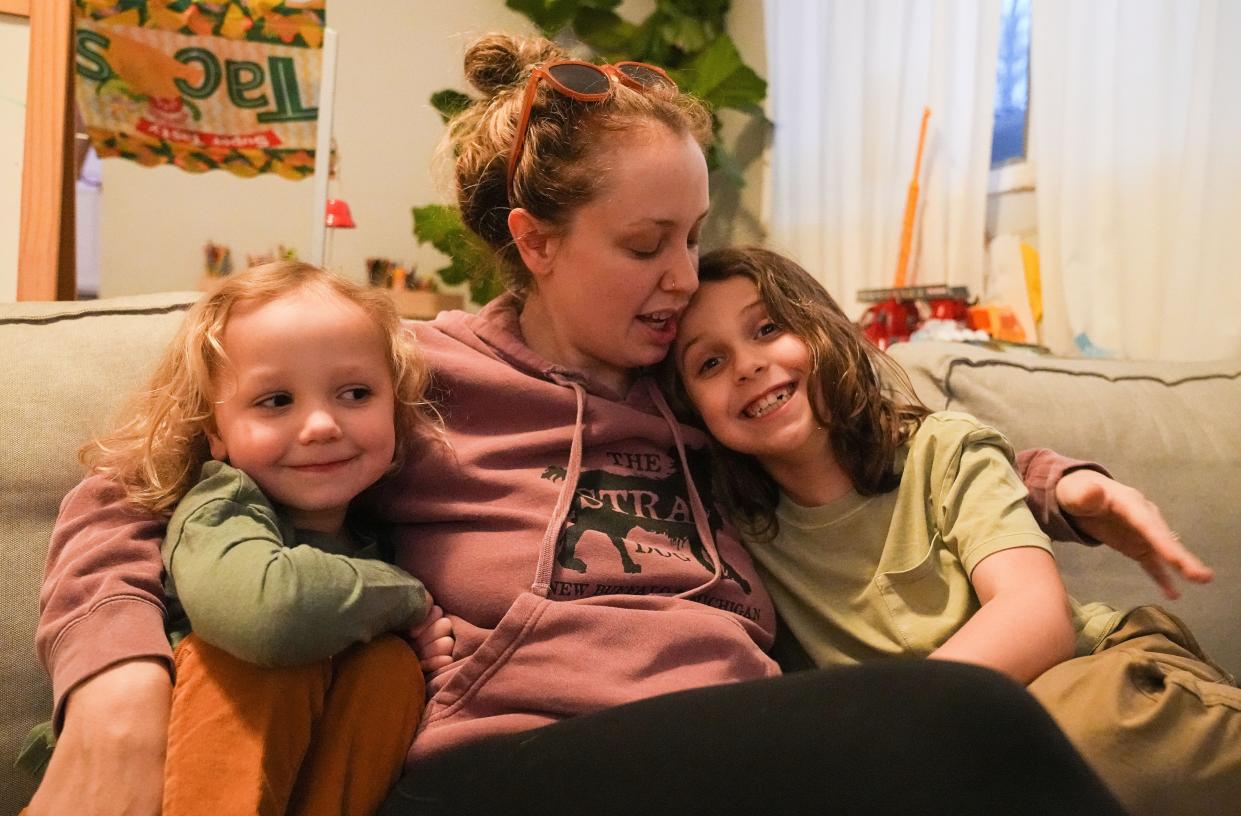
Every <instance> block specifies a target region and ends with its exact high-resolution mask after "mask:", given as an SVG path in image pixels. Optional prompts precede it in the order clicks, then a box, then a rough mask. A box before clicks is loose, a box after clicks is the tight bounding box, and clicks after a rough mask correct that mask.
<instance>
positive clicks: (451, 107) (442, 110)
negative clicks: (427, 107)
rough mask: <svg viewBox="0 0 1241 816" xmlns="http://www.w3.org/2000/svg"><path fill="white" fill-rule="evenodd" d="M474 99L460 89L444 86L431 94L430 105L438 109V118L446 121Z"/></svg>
mask: <svg viewBox="0 0 1241 816" xmlns="http://www.w3.org/2000/svg"><path fill="white" fill-rule="evenodd" d="M473 101H474V100H472V99H470V98H469V97H468V96H466V95H465V94H463V93H461V92H460V91H454V90H452V89H451V88H445V89H444V90H442V91H436V92H435V93H433V94H431V107H433V108H435V109H436V110H437V111H439V115H440V119H442V120H443V121H444V122H447V121H448V120H449V119H451V118H453V117H454V116H456V115H457V114H458V113H461V111H463V110H465V109H466V108H468V107H469V106H470V103H472V102H473Z"/></svg>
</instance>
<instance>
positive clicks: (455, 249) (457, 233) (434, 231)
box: [413, 204, 504, 304]
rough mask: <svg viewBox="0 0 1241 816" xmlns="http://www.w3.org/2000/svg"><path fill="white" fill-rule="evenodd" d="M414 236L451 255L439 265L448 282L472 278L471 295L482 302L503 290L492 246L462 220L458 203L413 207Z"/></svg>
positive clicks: (439, 271)
mask: <svg viewBox="0 0 1241 816" xmlns="http://www.w3.org/2000/svg"><path fill="white" fill-rule="evenodd" d="M413 214H414V236H415V237H416V238H417V239H418V243H420V244H430V245H431V246H433V247H435V248H436V249H437V250H439V251H440V252H442V253H444V254H445V255H447V256H448V259H449V264H448V266H445V267H443V268H442V269H437V270H436V274H437V275H439V277H440V280H442V281H444V283H447V284H458V283H464V282H465V281H469V282H470V297H471V298H472V299H473V300H474V302H475V303H479V304H483V303H486V302H487V301H489V300H491V299H492V298H494V297H495V296H496V295H498V294H500V293H501V292H503V291H504V285H503V284H502V283H501V282H500V281H499V280H498V279H497V277H496V274H495V264H494V262H493V261H492V254H491V250H490V249H489V248H488V247H487V245H486V244H484V243H483V241H482V239H481V238H479V237H478V236H477V235H475V234H474V233H473V232H471V231H470V230H469V229H468V228H467V227H466V226H465V224H464V223H462V221H461V213H460V212H459V211H458V210H457V208H456V207H449V206H446V205H443V204H428V205H426V206H425V207H414V208H413Z"/></svg>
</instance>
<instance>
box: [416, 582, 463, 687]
mask: <svg viewBox="0 0 1241 816" xmlns="http://www.w3.org/2000/svg"><path fill="white" fill-rule="evenodd" d="M427 603H429V604H432V606H431V608H430V609H429V610H427V616H426V617H425V618H423V619H422V623H420V624H418V625H417V626H415V627H414V628H413V629H411V630H409V639H410V642H411V643H413V645H414V652H415V653H416V654H417V655H418V661H419V662H420V663H421V664H422V670H423V671H424V672H426V673H427V674H430V673H431V672H434V671H438V670H440V669H442V668H444V667H445V666H447V665H448V664H449V663H452V647H453V644H454V643H455V642H456V638H454V637H453V636H452V621H450V620H449V619H448V617H447V616H445V615H444V610H443V609H440V608H439V606H436V605H434V601H433V600H432V598H431V593H430V592H428V593H427Z"/></svg>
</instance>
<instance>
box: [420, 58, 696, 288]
mask: <svg viewBox="0 0 1241 816" xmlns="http://www.w3.org/2000/svg"><path fill="white" fill-rule="evenodd" d="M569 57H570V55H569V54H568V52H566V51H565V50H564V49H562V48H561V47H560V46H558V45H556V44H555V43H553V42H551V41H550V40H546V39H543V38H541V37H517V36H511V35H508V34H488V35H485V36H483V37H481V38H480V39H478V40H476V41H475V42H474V43H473V44H472V45H471V46H470V47H469V49H468V50H467V51H466V54H465V76H466V79H467V80H468V81H469V83H470V84H471V85H472V86H474V88H475V89H477V90H478V91H479V92H480V93H481V94H482V97H483V98H482V99H479V100H477V101H475V102H474V103H473V104H471V105H470V106H469V107H468V108H467V109H466V110H464V111H462V112H461V113H459V114H458V115H457V116H455V117H453V119H451V120H450V121H449V123H448V132H447V134H446V135H445V140H444V144H443V146H442V151H441V154H442V155H447V154H449V153H450V154H451V157H452V163H453V171H454V178H455V183H456V195H457V205H458V207H459V208H460V210H461V217H462V220H463V221H464V222H465V225H466V226H467V227H469V228H470V229H471V230H472V231H473V232H474V233H475V234H477V235H478V236H479V237H480V238H482V240H483V241H484V242H485V243H486V244H487V245H488V246H489V247H490V248H491V250H492V251H493V252H494V253H495V256H496V263H497V268H498V270H499V272H500V274H501V276H502V277H503V279H504V282H505V284H506V285H507V286H508V288H509V289H510V290H512V291H515V292H517V293H518V294H522V293H524V292H526V291H527V290H528V289H529V287H530V284H531V281H532V278H531V275H530V271H529V270H528V269H526V266H525V264H524V263H522V260H521V254H520V252H519V251H518V249H517V246H516V244H515V243H514V242H513V237H512V235H511V234H510V233H509V228H508V214H509V212H510V211H511V210H512V209H513V208H515V207H522V208H524V209H526V210H527V211H529V212H530V214H531V215H533V216H535V217H536V218H538V219H540V220H542V221H545V222H547V223H549V224H552V225H553V226H558V227H564V226H565V225H566V224H568V222H569V219H570V218H571V216H572V215H573V212H574V211H575V210H576V209H577V208H578V207H580V206H581V205H583V204H585V203H587V202H589V201H590V200H592V199H593V198H594V197H595V196H596V195H597V194H598V192H599V189H600V186H601V185H602V184H603V183H604V182H605V181H606V179H607V168H608V162H607V154H608V151H609V150H611V149H613V148H614V146H615V144H616V142H617V138H616V136H617V134H619V133H622V132H627V131H631V130H634V129H638V128H642V127H653V126H654V127H663V128H666V129H667V130H669V131H670V132H672V133H674V134H676V135H684V134H688V135H691V136H692V137H693V138H694V139H695V141H697V142H698V144H699V146H701V147H702V148H703V149H704V150H705V149H706V146H707V145H708V144H709V143H710V140H711V136H712V133H711V114H710V111H709V110H708V109H707V107H706V105H705V103H704V102H702V100H700V99H697V98H696V97H693V96H690V95H689V94H685V93H680V92H678V91H675V90H673V89H671V88H665V87H654V88H648V89H645V90H644V91H636V90H633V89H631V88H628V87H626V86H625V85H622V84H620V83H619V82H613V83H612V93H611V95H609V96H608V98H607V99H604V100H603V101H601V102H578V101H576V100H573V99H571V98H569V97H567V96H564V95H562V94H560V93H558V92H557V91H555V90H553V89H551V88H549V87H548V85H547V83H546V82H543V83H540V84H539V90H538V94H537V95H536V97H535V100H534V105H533V108H532V111H531V115H530V122H529V124H528V125H527V130H528V132H527V134H526V143H525V147H524V148H523V150H522V154H521V159H520V160H519V162H518V164H517V168H516V172H515V174H514V177H513V198H512V200H511V201H510V200H509V196H508V191H507V190H506V178H505V175H506V170H507V164H508V155H509V151H510V150H511V149H512V146H513V142H514V140H515V139H516V137H517V133H516V130H517V122H518V118H519V116H520V114H521V102H522V95H523V90H524V88H525V85H526V81H527V80H528V79H529V78H530V72H531V71H532V70H533V69H534V67H535V66H537V65H541V64H543V63H545V62H550V61H554V60H562V59H569Z"/></svg>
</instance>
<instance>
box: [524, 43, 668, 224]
mask: <svg viewBox="0 0 1241 816" xmlns="http://www.w3.org/2000/svg"><path fill="white" fill-rule="evenodd" d="M613 77H615V79H616V80H617V81H618V82H620V83H621V84H622V85H625V86H628V87H630V88H633V89H634V90H636V91H645V90H647V89H649V88H669V89H671V90H673V91H675V90H677V84H676V83H675V82H673V81H672V77H670V76H668V74H667V73H665V72H664V69H663V68H660V67H658V66H656V65H648V64H647V63H645V62H617V63H613V64H611V65H595V64H594V63H593V62H582V61H580V60H560V61H557V62H548V63H544V64H543V65H536V66H535V67H534V70H533V71H531V72H530V79H529V81H528V82H526V94H525V96H524V97H523V98H522V100H521V116H520V117H518V119H517V137H516V139H515V140H514V141H513V150H512V151H511V152H510V153H509V155H508V174H507V176H506V185H507V190H508V198H509V201H510V202H512V200H513V174H514V173H516V172H517V162H518V160H519V159H520V158H521V151H522V148H523V147H525V145H526V132H527V129H528V128H529V126H530V113H531V111H532V110H533V108H534V97H535V93H536V92H537V91H538V87H539V82H540V81H543V82H546V83H547V84H548V85H549V86H551V87H552V88H553V89H554V90H555V91H556V92H557V93H559V94H562V95H564V96H567V97H569V98H570V99H576V100H577V101H578V102H602V101H603V100H605V99H607V98H608V97H609V96H610V95H611V93H612V79H613Z"/></svg>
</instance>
